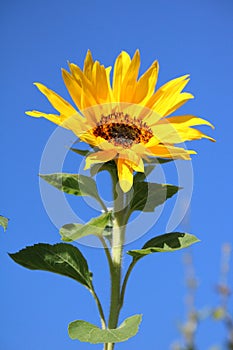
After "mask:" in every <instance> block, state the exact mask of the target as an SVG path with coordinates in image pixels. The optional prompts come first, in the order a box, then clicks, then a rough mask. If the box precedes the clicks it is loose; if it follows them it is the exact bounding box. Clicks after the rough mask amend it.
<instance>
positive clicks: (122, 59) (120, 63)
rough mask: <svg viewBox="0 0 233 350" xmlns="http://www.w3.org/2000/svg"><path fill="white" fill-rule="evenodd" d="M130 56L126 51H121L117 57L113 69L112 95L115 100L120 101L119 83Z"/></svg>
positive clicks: (123, 75) (126, 68)
mask: <svg viewBox="0 0 233 350" xmlns="http://www.w3.org/2000/svg"><path fill="white" fill-rule="evenodd" d="M130 62H131V58H130V56H129V55H128V53H127V52H125V51H122V52H121V54H120V55H119V56H118V57H117V59H116V62H115V65H114V71H113V95H114V98H115V101H117V102H118V101H120V93H121V84H122V81H123V79H124V77H125V74H126V72H127V70H128V68H129V66H130Z"/></svg>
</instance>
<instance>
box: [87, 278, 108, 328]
mask: <svg viewBox="0 0 233 350" xmlns="http://www.w3.org/2000/svg"><path fill="white" fill-rule="evenodd" d="M90 292H91V294H92V295H93V297H94V299H95V302H96V305H97V307H98V310H99V314H100V321H101V326H102V329H106V328H107V324H106V320H105V316H104V311H103V308H102V305H101V302H100V300H99V297H98V295H97V294H96V292H95V289H94V286H93V285H92V286H91V289H90Z"/></svg>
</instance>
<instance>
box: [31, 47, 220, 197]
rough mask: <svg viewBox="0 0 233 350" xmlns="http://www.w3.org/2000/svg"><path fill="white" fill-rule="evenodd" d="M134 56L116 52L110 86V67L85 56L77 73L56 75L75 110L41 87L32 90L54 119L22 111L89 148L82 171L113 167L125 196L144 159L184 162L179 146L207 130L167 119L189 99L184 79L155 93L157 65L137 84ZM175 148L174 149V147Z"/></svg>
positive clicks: (194, 120) (195, 121)
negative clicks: (41, 97)
mask: <svg viewBox="0 0 233 350" xmlns="http://www.w3.org/2000/svg"><path fill="white" fill-rule="evenodd" d="M139 68H140V54H139V51H138V50H137V51H136V52H135V54H134V56H133V58H132V59H131V57H130V56H129V55H128V53H127V52H125V51H122V52H121V54H120V55H119V56H118V57H117V59H116V61H115V64H114V70H113V77H112V82H111V78H110V73H111V67H104V66H103V65H101V64H100V63H99V62H98V61H94V60H93V58H92V55H91V52H90V51H88V52H87V55H86V58H85V61H84V67H83V70H82V69H80V68H79V67H78V66H77V65H75V64H73V63H69V69H70V72H68V71H66V70H64V69H63V70H62V77H63V80H64V83H65V85H66V88H67V90H68V92H69V94H70V96H71V98H72V100H73V102H74V104H75V105H76V106H77V109H76V108H74V107H73V106H72V105H71V104H70V103H69V102H67V101H66V100H64V99H63V98H62V97H61V96H59V95H58V94H57V93H56V92H54V91H53V90H50V89H49V88H47V87H46V86H45V85H43V84H41V83H35V85H36V87H37V88H38V89H39V90H40V92H42V94H44V95H45V96H46V97H47V99H48V100H49V102H50V103H51V104H52V106H53V107H54V108H55V109H56V110H57V111H58V112H59V114H47V113H44V112H39V111H35V110H33V111H28V112H26V114H28V115H30V116H33V117H44V118H46V119H48V120H50V121H52V122H53V123H55V124H57V125H60V126H62V127H65V128H67V129H70V130H72V131H73V132H74V133H75V134H76V135H77V136H78V137H79V139H80V140H81V141H84V142H86V143H88V144H89V145H90V146H91V147H92V152H90V154H89V155H88V156H87V157H86V166H85V169H88V168H90V167H91V165H93V164H95V163H104V162H108V161H110V160H113V159H114V161H115V162H116V165H117V169H118V178H119V183H120V186H121V188H122V190H123V191H124V192H128V191H129V190H130V188H131V187H132V183H133V172H134V171H138V172H144V162H143V160H146V159H148V157H152V156H153V157H160V158H172V159H184V160H189V159H190V155H191V154H195V153H196V152H195V151H193V150H187V149H186V148H185V147H184V146H183V145H182V143H183V142H185V141H190V140H197V139H201V138H207V139H209V140H212V141H214V140H213V139H212V138H211V137H209V136H207V135H205V134H204V133H202V132H201V131H200V130H197V129H195V128H193V126H197V125H204V124H205V125H209V126H211V127H212V125H211V124H210V123H209V122H208V121H207V120H204V119H202V118H199V117H195V116H193V115H181V116H173V117H170V115H171V114H172V113H173V112H175V111H176V110H177V109H178V108H179V107H181V106H182V105H183V104H184V103H185V102H187V101H188V100H190V99H192V98H193V95H192V94H190V93H188V92H183V89H184V88H185V86H186V85H187V83H188V82H189V75H184V76H181V77H178V78H176V79H173V80H170V81H169V82H167V83H166V84H164V85H163V86H161V87H160V88H159V89H157V90H156V83H157V78H158V71H159V65H158V62H157V61H154V62H153V63H152V65H151V66H150V67H149V69H148V70H147V71H146V72H145V73H144V74H143V75H141V77H140V78H138V74H139ZM177 145H178V146H177Z"/></svg>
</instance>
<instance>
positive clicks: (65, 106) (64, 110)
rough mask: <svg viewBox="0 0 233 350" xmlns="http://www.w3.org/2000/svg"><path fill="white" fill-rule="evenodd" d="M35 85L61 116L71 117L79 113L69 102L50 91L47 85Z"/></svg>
mask: <svg viewBox="0 0 233 350" xmlns="http://www.w3.org/2000/svg"><path fill="white" fill-rule="evenodd" d="M34 85H36V87H37V88H38V89H39V90H40V92H42V94H44V95H45V96H46V97H47V99H48V100H49V102H50V103H51V105H52V106H53V107H54V108H55V109H56V110H57V111H58V112H60V113H61V114H64V115H67V116H70V115H72V114H74V113H76V112H77V111H76V110H75V109H74V107H73V106H71V104H70V103H69V102H67V101H66V100H64V99H63V98H62V97H61V96H59V95H58V94H57V93H56V92H54V91H52V90H50V89H48V88H47V87H46V86H45V85H43V84H41V83H34Z"/></svg>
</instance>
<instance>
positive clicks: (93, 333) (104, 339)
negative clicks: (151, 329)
mask: <svg viewBox="0 0 233 350" xmlns="http://www.w3.org/2000/svg"><path fill="white" fill-rule="evenodd" d="M141 320H142V315H134V316H131V317H129V318H127V319H126V320H125V321H124V322H123V323H122V324H121V325H120V326H119V327H118V328H116V329H100V328H99V327H97V326H95V325H93V324H91V323H89V322H85V321H81V320H78V321H74V322H71V323H70V324H69V328H68V332H69V336H70V338H71V339H78V340H80V341H81V342H87V343H91V344H99V343H119V342H123V341H126V340H128V339H129V338H132V337H133V336H135V335H136V334H137V332H138V328H139V325H140V323H141Z"/></svg>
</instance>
